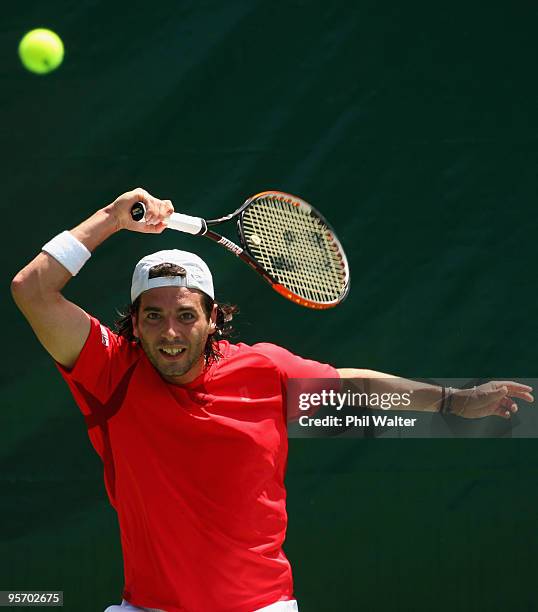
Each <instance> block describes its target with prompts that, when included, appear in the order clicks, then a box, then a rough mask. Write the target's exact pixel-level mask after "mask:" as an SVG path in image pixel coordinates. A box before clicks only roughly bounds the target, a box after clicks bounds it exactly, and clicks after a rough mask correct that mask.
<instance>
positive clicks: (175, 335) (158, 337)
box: [133, 287, 216, 385]
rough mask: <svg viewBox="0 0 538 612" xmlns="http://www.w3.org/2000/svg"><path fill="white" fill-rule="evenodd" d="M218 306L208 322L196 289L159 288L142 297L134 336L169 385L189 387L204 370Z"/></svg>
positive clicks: (135, 318)
mask: <svg viewBox="0 0 538 612" xmlns="http://www.w3.org/2000/svg"><path fill="white" fill-rule="evenodd" d="M215 320H216V306H215V307H214V308H213V312H212V313H211V317H210V319H209V320H208V318H207V315H206V313H205V311H204V308H203V297H202V293H201V292H200V291H197V290H196V289H187V288H186V287H155V288H154V289H149V290H148V291H145V292H144V293H142V295H141V296H140V306H139V308H138V314H137V315H136V316H133V333H134V335H135V336H136V337H137V338H138V339H139V340H140V344H141V346H142V348H143V349H144V352H145V353H146V355H147V356H148V359H149V360H150V362H151V363H152V364H153V366H154V367H155V368H156V369H157V370H158V371H159V373H160V374H161V376H162V377H163V378H164V379H165V380H167V381H168V382H171V383H175V384H179V385H181V384H185V383H188V382H191V381H192V380H194V379H195V378H196V377H197V376H198V375H199V374H201V372H202V370H203V368H204V347H205V344H206V341H207V337H208V336H209V335H210V334H212V333H214V331H215Z"/></svg>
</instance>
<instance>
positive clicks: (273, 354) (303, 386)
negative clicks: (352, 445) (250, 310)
mask: <svg viewBox="0 0 538 612" xmlns="http://www.w3.org/2000/svg"><path fill="white" fill-rule="evenodd" d="M252 348H253V349H255V350H256V351H258V352H260V353H262V354H263V355H265V356H266V357H269V358H270V359H271V361H272V362H273V363H274V364H275V365H276V367H277V368H278V370H279V371H280V373H281V377H282V380H283V382H284V385H285V389H286V398H285V399H286V403H287V417H288V421H295V420H297V419H298V418H299V416H300V415H302V414H306V415H311V414H314V413H315V412H317V410H318V407H317V406H314V405H311V406H310V408H309V409H308V410H306V411H305V410H304V409H302V408H300V407H299V406H300V403H299V401H298V398H299V397H300V396H301V395H303V394H305V393H306V394H309V395H312V394H317V393H321V392H322V391H323V390H327V391H330V390H331V389H332V390H334V391H340V375H339V374H338V371H337V370H336V368H334V367H333V366H332V365H329V364H327V363H321V362H319V361H313V360H312V359H304V358H303V357H299V356H298V355H295V354H294V353H291V352H290V351H288V350H287V349H285V348H282V347H281V346H277V345H276V344H270V343H268V342H260V343H258V344H255V345H253V347H252Z"/></svg>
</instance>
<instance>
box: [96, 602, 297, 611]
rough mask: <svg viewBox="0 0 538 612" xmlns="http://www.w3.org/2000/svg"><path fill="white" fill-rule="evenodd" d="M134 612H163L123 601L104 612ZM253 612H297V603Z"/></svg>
mask: <svg viewBox="0 0 538 612" xmlns="http://www.w3.org/2000/svg"><path fill="white" fill-rule="evenodd" d="M136 610H142V611H143V612H163V610H157V609H156V608H137V607H136V606H132V605H131V604H130V603H129V602H128V601H125V599H124V600H123V601H122V602H121V606H108V608H107V609H106V610H105V612H133V611H136ZM253 612H299V608H298V607H297V601H296V600H295V599H290V600H289V601H277V602H276V603H274V604H271V605H270V606H265V608H259V609H258V610H253Z"/></svg>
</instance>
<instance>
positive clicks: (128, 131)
mask: <svg viewBox="0 0 538 612" xmlns="http://www.w3.org/2000/svg"><path fill="white" fill-rule="evenodd" d="M34 27H49V28H51V29H53V30H55V31H56V32H57V33H58V34H59V35H60V36H61V37H62V38H63V40H64V43H65V46H66V57H65V61H64V64H63V65H62V66H61V68H60V69H59V70H57V71H56V72H54V73H52V74H50V75H48V76H44V77H43V76H36V75H32V74H30V73H28V72H26V71H25V70H24V69H23V68H22V66H21V65H20V63H19V61H18V58H17V55H16V49H17V44H18V41H19V39H20V38H21V37H22V35H23V34H24V33H25V32H26V31H27V30H29V29H32V28H34ZM537 30H538V7H537V6H536V4H535V3H532V2H525V1H522V2H517V3H508V2H493V3H487V4H486V3H481V2H476V1H470V2H466V3H460V2H451V3H430V2H425V1H424V2H412V3H402V2H397V1H395V0H392V1H387V2H374V1H373V0H367V1H363V0H357V1H353V2H352V1H347V2H346V1H343V0H335V1H333V2H307V1H305V0H288V1H286V2H284V1H276V2H275V1H273V2H270V1H268V0H232V1H230V2H224V1H216V0H199V1H197V2H194V1H192V0H190V1H187V0H177V1H173V0H162V1H161V2H159V3H154V4H152V5H149V4H147V3H143V2H104V1H102V0H81V1H80V2H76V3H75V2H61V1H60V0H50V1H49V2H46V3H44V2H36V1H33V0H32V1H30V2H26V3H24V4H20V3H12V4H11V5H10V6H9V7H4V10H3V14H2V20H1V22H0V45H1V52H0V83H1V91H2V95H1V96H0V109H1V114H0V117H1V127H0V130H1V132H0V133H1V142H2V149H1V151H2V152H1V155H2V190H1V197H0V199H1V207H2V274H3V278H4V281H5V282H4V299H3V300H2V302H1V308H2V332H3V333H2V336H3V347H2V348H3V367H2V370H1V411H0V478H1V483H2V494H1V501H0V504H1V506H0V508H1V515H0V517H1V525H2V537H1V549H0V589H2V590H8V589H27V590H28V589H30V590H34V589H41V590H45V589H58V590H63V591H64V599H65V605H64V608H65V609H66V610H68V611H69V612H71V611H73V612H75V611H77V612H101V611H102V610H104V608H105V607H106V606H107V605H108V604H110V603H113V602H117V601H119V600H120V598H121V587H122V565H121V551H120V548H119V538H118V532H117V522H116V518H115V515H114V512H113V510H112V509H111V508H110V507H109V505H108V503H107V500H106V497H105V491H104V487H103V484H102V479H101V464H100V461H99V459H98V457H97V455H96V454H95V453H94V452H93V450H92V449H91V446H90V443H89V441H88V439H87V436H86V433H85V429H84V423H83V419H82V417H81V415H80V414H79V412H78V409H77V407H76V406H75V404H74V402H73V400H72V398H71V397H70V395H69V393H68V390H67V387H66V386H65V384H64V383H63V382H62V380H61V379H60V376H59V374H58V373H57V371H56V370H55V367H54V365H53V364H52V362H51V360H50V359H49V358H48V357H47V355H46V354H45V353H44V351H43V349H42V348H41V347H40V345H39V344H38V342H37V341H36V339H35V337H34V336H33V334H32V332H31V330H30V329H29V327H28V326H27V325H26V323H25V321H24V319H23V317H22V315H21V314H20V313H19V312H18V311H17V309H16V308H15V306H14V304H13V303H12V301H11V298H10V296H9V282H10V280H11V278H12V277H13V275H14V274H15V273H16V272H17V271H18V269H20V267H22V266H23V265H24V264H25V263H26V262H27V261H29V260H30V259H31V258H32V257H33V256H34V254H35V253H36V252H37V251H38V250H39V249H40V247H41V246H42V245H43V244H44V242H46V241H47V240H48V239H49V238H50V237H51V236H53V235H54V234H55V233H58V232H59V231H61V230H63V229H66V228H70V227H73V226H74V225H76V224H77V223H78V222H79V221H80V220H82V219H83V218H85V217H87V216H89V215H90V214H91V213H92V212H93V211H95V210H96V209H97V208H98V207H101V206H103V205H105V204H107V203H109V202H110V201H112V200H113V199H114V198H115V197H116V195H118V194H119V193H121V192H123V191H126V190H128V189H131V188H133V187H136V186H143V187H145V188H146V189H148V190H149V191H151V192H152V193H154V194H155V195H157V196H159V197H162V198H170V199H172V200H173V202H174V204H175V206H176V209H177V210H181V211H183V212H186V213H190V214H200V215H202V216H208V217H211V216H218V215H220V214H223V213H228V212H229V211H230V210H232V209H233V208H234V207H236V206H237V205H239V204H240V203H241V202H242V201H243V199H244V198H245V197H247V196H248V195H251V194H252V193H256V192H258V191H262V190H265V189H279V190H283V191H289V192H292V193H296V194H298V195H300V196H302V197H304V198H305V199H307V200H309V201H311V202H312V203H313V204H314V205H315V206H317V207H318V208H320V210H322V211H323V212H324V213H325V214H326V215H327V217H328V218H329V219H330V220H331V222H332V224H333V225H334V226H335V228H336V229H337V231H338V233H339V235H340V237H341V239H342V242H343V244H344V246H345V248H346V250H347V252H348V256H349V260H350V265H351V271H352V289H351V293H350V295H349V298H348V299H347V301H346V302H345V303H344V304H342V305H341V306H339V307H338V308H336V309H334V310H332V311H327V312H312V311H307V310H304V309H300V308H299V307H296V306H294V305H293V304H290V303H287V302H286V301H285V300H283V299H282V298H280V297H279V296H278V295H277V294H275V293H273V292H272V291H271V290H270V289H269V288H268V287H267V286H266V285H264V284H263V282H262V281H261V280H259V279H258V278H257V277H256V276H255V275H254V274H252V273H251V271H250V270H249V269H248V268H247V267H246V266H244V265H243V264H242V263H241V262H239V261H238V260H236V259H235V258H234V257H233V256H231V255H228V254H226V253H224V252H223V251H222V250H221V249H220V247H218V246H216V245H213V244H211V243H209V241H203V240H199V239H196V238H194V237H187V236H182V235H179V234H177V233H174V232H165V233H164V234H163V235H162V236H158V237H156V236H142V235H134V234H127V233H123V234H120V235H116V236H114V237H113V238H111V239H110V240H109V241H108V242H106V243H105V244H103V245H102V246H101V247H100V248H99V249H98V250H97V251H96V253H95V254H94V256H93V258H92V260H91V261H90V263H89V264H88V265H87V266H86V267H85V268H84V269H83V270H82V272H81V273H80V274H79V276H77V278H76V279H75V280H73V281H72V283H71V284H70V285H69V286H68V288H67V290H66V295H67V296H68V297H69V298H70V299H72V300H74V301H76V302H77V303H78V304H80V305H81V306H83V307H84V308H86V309H87V310H88V311H89V312H91V313H92V314H94V315H96V316H98V317H99V318H101V319H102V320H103V321H104V322H106V323H108V324H111V323H112V321H113V320H114V317H115V309H116V308H119V307H121V306H123V305H124V304H125V303H126V302H127V301H128V294H129V280H130V275H131V270H132V266H133V265H134V263H135V262H136V261H137V260H138V259H139V258H140V257H141V256H143V255H144V254H146V253H148V252H151V251H154V250H158V249H161V248H174V247H178V248H184V249H187V250H195V251H197V252H198V253H199V254H200V255H201V256H202V257H204V258H205V259H206V260H207V261H208V263H209V264H210V266H211V268H212V269H213V271H214V275H215V280H216V290H217V293H218V295H219V296H221V298H222V299H224V300H227V301H232V302H236V303H238V304H239V305H240V306H241V311H242V312H241V316H240V318H239V319H238V328H239V332H240V339H241V340H243V341H244V342H247V343H253V342H256V341H261V340H265V341H271V342H275V343H278V344H281V345H283V346H285V347H287V348H289V349H290V350H292V351H294V352H296V353H297V354H300V355H303V356H306V357H311V358H315V359H318V360H320V361H326V362H330V363H332V364H334V365H335V366H337V367H362V368H370V369H375V370H381V371H385V372H390V373H396V374H400V375H403V376H408V377H420V378H428V377H461V378H463V379H466V378H476V377H486V378H487V377H489V378H500V377H502V378H507V377H535V376H536V373H537V371H538V366H537V363H536V355H535V353H536V350H535V347H536V345H537V340H538V331H537V324H536V319H537V306H536V303H537V292H536V289H535V283H536V280H535V276H536V273H535V266H536V261H537V256H538V248H537V244H536V226H537V214H536V202H537V195H538V180H537V162H538V141H537V135H538V87H537V85H536V58H537V56H538V38H537V35H536V32H537ZM534 408H535V407H534ZM528 409H532V408H528ZM537 475H538V448H537V442H536V440H534V439H520V440H512V439H500V440H478V439H473V440H409V439H407V440H376V439H367V440H364V439H362V440H361V439H358V440H338V439H333V440H292V441H291V443H290V457H289V469H288V478H287V482H288V489H289V495H288V511H289V531H288V539H287V542H286V548H285V550H286V552H287V554H288V556H289V558H290V560H291V561H292V564H293V567H294V575H295V583H296V595H297V597H298V599H299V602H300V607H301V612H330V611H333V610H363V611H367V610H380V611H407V610H409V611H414V612H419V611H430V610H432V609H435V610H438V611H442V610H462V611H463V610H465V611H466V610H469V611H470V610H473V611H481V610H484V611H495V610H499V611H501V610H502V611H504V610H508V609H509V610H514V611H519V610H525V611H530V610H537V609H538V602H537V596H536V588H535V584H536V579H535V573H536V572H535V559H536V556H537V553H538V539H537V535H536V533H537V528H538V516H537V511H536V505H537V502H538V482H537ZM208 586H209V585H208ZM204 612H211V611H204Z"/></svg>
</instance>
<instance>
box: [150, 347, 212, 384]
mask: <svg viewBox="0 0 538 612" xmlns="http://www.w3.org/2000/svg"><path fill="white" fill-rule="evenodd" d="M139 340H140V345H141V346H142V349H143V350H144V353H146V356H147V358H148V360H149V362H150V363H151V365H152V366H153V367H154V368H155V369H156V370H157V371H158V372H159V374H160V375H161V376H162V377H163V378H164V379H170V378H176V377H178V376H184V375H185V374H187V372H189V371H190V370H191V369H192V368H193V367H195V366H196V365H197V364H198V363H199V361H200V359H201V358H202V357H203V354H204V348H205V343H206V340H207V338H206V339H199V340H197V341H195V342H194V343H193V344H189V346H188V348H186V349H185V352H184V353H182V355H181V358H180V359H178V360H177V361H166V359H165V358H164V357H163V356H162V355H161V353H160V352H159V349H158V348H156V347H153V346H151V345H150V344H149V343H148V342H146V340H145V339H144V338H142V337H140V339H139ZM161 346H166V345H164V344H161ZM170 382H174V381H173V380H172V381H170Z"/></svg>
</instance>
